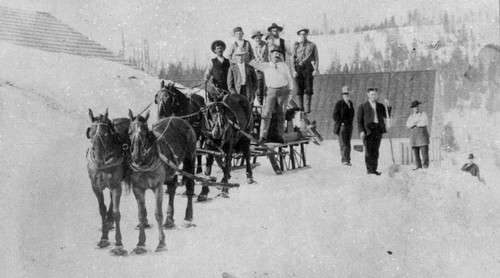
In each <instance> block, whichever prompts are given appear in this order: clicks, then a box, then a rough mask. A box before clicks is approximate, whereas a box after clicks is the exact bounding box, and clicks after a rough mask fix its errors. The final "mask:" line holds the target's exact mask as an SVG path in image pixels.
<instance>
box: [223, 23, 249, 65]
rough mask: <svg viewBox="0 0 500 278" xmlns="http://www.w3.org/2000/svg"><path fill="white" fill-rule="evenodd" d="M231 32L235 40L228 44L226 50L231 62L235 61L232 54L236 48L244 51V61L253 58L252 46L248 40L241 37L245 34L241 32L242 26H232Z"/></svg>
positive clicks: (246, 61)
mask: <svg viewBox="0 0 500 278" xmlns="http://www.w3.org/2000/svg"><path fill="white" fill-rule="evenodd" d="M233 34H234V36H235V37H236V41H234V43H232V44H231V45H230V46H229V50H228V55H229V56H228V58H229V60H230V61H231V63H235V59H234V57H233V55H234V52H235V51H236V49H240V50H241V51H243V52H245V53H246V54H245V57H244V59H245V63H248V62H250V61H251V60H253V59H254V58H255V56H254V53H253V48H252V45H251V44H250V42H249V41H247V40H245V39H243V35H244V34H245V33H243V28H241V27H240V26H237V27H234V29H233Z"/></svg>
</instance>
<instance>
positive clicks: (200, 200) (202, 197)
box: [196, 195, 208, 202]
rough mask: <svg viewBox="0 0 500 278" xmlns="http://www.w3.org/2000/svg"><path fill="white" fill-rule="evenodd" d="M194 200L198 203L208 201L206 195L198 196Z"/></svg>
mask: <svg viewBox="0 0 500 278" xmlns="http://www.w3.org/2000/svg"><path fill="white" fill-rule="evenodd" d="M196 200H197V201H198V202H205V201H206V200H208V196H207V195H198V198H197V199H196Z"/></svg>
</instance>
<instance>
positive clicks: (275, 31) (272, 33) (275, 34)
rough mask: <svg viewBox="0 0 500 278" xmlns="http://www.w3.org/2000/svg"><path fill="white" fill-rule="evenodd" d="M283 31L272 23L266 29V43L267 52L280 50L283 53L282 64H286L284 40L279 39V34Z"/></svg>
mask: <svg viewBox="0 0 500 278" xmlns="http://www.w3.org/2000/svg"><path fill="white" fill-rule="evenodd" d="M281 31H283V27H282V26H278V24H276V23H273V24H271V26H269V27H267V32H268V37H267V39H266V40H267V42H268V44H269V50H273V49H277V48H279V49H281V51H282V52H283V62H285V63H286V53H287V48H286V45H285V40H284V39H283V38H281V37H280V33H281Z"/></svg>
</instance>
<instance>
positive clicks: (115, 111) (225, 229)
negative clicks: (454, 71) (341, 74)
mask: <svg viewBox="0 0 500 278" xmlns="http://www.w3.org/2000/svg"><path fill="white" fill-rule="evenodd" d="M0 48H1V49H2V51H1V52H0V59H1V61H2V63H3V66H2V67H1V68H0V135H1V137H0V157H2V158H3V160H2V166H3V167H0V169H1V170H0V171H1V172H0V175H1V176H2V177H4V178H3V179H2V181H1V182H0V203H1V204H2V210H1V211H0V218H1V219H2V221H1V222H0V237H1V238H2V239H3V245H2V246H3V247H4V251H3V252H1V253H0V265H1V266H2V274H4V276H6V277H143V276H146V277H159V276H162V277H221V275H222V274H223V273H230V274H231V275H233V276H234V277H238V278H241V277H401V276H406V277H422V276H426V277H429V276H437V277H443V276H447V277H478V276H482V277H494V276H497V274H498V273H500V265H499V264H498V259H499V258H500V247H499V245H498V244H496V243H497V242H499V241H500V234H499V233H498V227H500V220H499V219H498V217H497V215H498V212H499V211H500V204H499V203H498V199H499V198H500V189H499V188H498V186H496V183H495V182H496V181H497V180H499V178H500V175H499V172H498V168H497V166H495V151H496V152H497V153H498V149H500V141H499V139H498V138H500V134H499V133H498V132H499V130H500V129H499V128H498V127H499V120H500V117H499V115H493V116H491V115H488V114H487V113H486V112H485V111H484V109H471V108H470V104H467V103H464V104H463V107H464V110H454V111H451V112H450V113H449V114H447V118H446V120H447V121H451V122H452V123H453V125H454V127H455V136H456V140H457V143H458V144H459V146H460V150H459V151H456V152H453V153H446V154H445V158H444V160H443V161H441V162H437V161H436V162H433V163H432V165H431V167H430V169H428V170H426V171H417V172H413V171H411V166H404V167H402V170H401V172H399V173H396V175H395V176H394V177H390V176H389V175H388V174H387V167H388V166H389V165H390V164H391V163H392V161H391V158H390V155H389V153H390V151H389V142H388V141H387V140H386V139H384V140H383V142H382V147H381V158H380V167H379V169H380V170H381V171H382V172H383V174H382V175H381V176H379V177H373V176H368V175H366V170H365V167H364V164H363V161H364V155H363V153H358V152H354V153H353V154H352V158H353V159H352V160H353V164H354V165H353V166H352V167H349V168H342V166H341V164H340V158H339V150H338V143H337V141H336V140H331V141H326V142H325V143H324V144H323V145H322V146H316V145H313V144H311V145H310V146H309V147H308V163H309V164H310V165H311V168H309V169H305V170H300V171H295V172H288V173H286V174H284V175H282V176H277V175H275V174H274V173H273V171H272V169H271V167H270V165H269V164H268V162H267V160H266V159H265V158H262V159H259V160H260V162H261V164H262V165H261V166H259V167H257V168H256V169H255V173H254V176H255V179H256V180H257V182H258V183H257V184H254V185H246V184H244V181H245V174H244V172H243V171H236V172H234V173H233V175H232V176H233V177H232V179H231V181H234V182H240V183H241V187H240V188H239V189H234V190H231V192H230V196H231V198H230V199H223V200H221V199H216V198H214V199H213V200H212V201H210V202H208V203H204V204H199V203H195V205H194V217H195V219H194V223H195V224H196V225H197V226H196V227H194V228H189V229H185V228H182V227H180V226H179V227H178V228H177V229H174V230H171V231H166V237H167V239H166V241H167V247H168V251H167V252H165V253H160V254H156V253H148V254H146V255H144V256H137V255H130V256H128V257H119V258H117V257H112V256H110V254H109V252H108V250H96V249H95V245H96V242H97V241H98V239H99V237H100V232H99V227H100V219H99V213H98V207H97V202H96V198H95V197H94V195H93V193H92V192H91V189H90V182H89V179H88V175H87V171H86V166H85V165H86V160H85V150H86V148H87V147H88V140H87V139H86V137H85V130H86V128H87V126H88V125H89V120H88V116H87V109H88V108H92V109H93V111H94V113H96V114H97V113H102V112H103V111H104V110H105V109H106V108H109V111H110V116H111V117H121V116H124V115H126V112H127V109H128V108H131V109H132V110H133V111H134V112H137V111H139V110H141V109H142V108H144V107H145V106H146V105H147V104H149V103H150V102H151V100H152V96H153V95H154V93H155V92H156V91H157V88H158V84H159V82H158V80H156V79H154V78H151V77H148V76H145V75H144V74H142V73H141V72H138V71H135V70H133V69H130V68H128V67H125V66H122V65H120V64H117V63H113V62H107V61H103V60H98V59H88V58H82V57H78V56H71V55H66V54H55V53H48V52H42V51H38V50H33V49H28V48H24V47H19V46H13V45H9V44H3V43H0ZM468 105H469V106H468ZM151 112H152V115H155V113H156V111H155V109H154V106H153V108H152V110H151ZM152 118H153V119H154V118H155V117H154V116H153V117H152ZM478 123H479V124H478ZM478 125H479V126H480V127H481V133H478V132H476V129H477V126H478ZM359 143H360V142H359V141H355V142H353V144H359ZM469 152H474V153H475V155H476V156H477V157H478V158H477V160H476V162H477V163H478V165H479V166H480V167H481V171H482V174H483V176H484V178H485V180H486V184H483V183H480V182H479V181H478V180H477V179H475V178H474V177H472V176H470V175H468V174H465V173H462V172H461V171H460V170H459V168H460V166H461V164H462V163H464V161H465V158H466V156H467V154H468V153H469ZM499 157H500V156H499ZM497 161H498V158H497ZM214 172H216V175H217V176H218V177H219V178H220V176H221V173H220V172H219V171H218V170H214ZM180 190H182V188H180V189H178V191H180ZM196 192H199V188H198V187H197V188H196ZM216 192H217V190H216V189H213V190H212V191H211V193H210V197H214V196H215V194H216ZM146 198H147V208H148V211H149V217H150V218H151V217H152V214H153V213H152V212H153V202H152V201H153V198H152V194H151V193H150V192H149V193H148V194H147V196H146ZM176 206H177V207H176V211H177V213H176V219H177V223H178V224H181V223H182V220H181V219H182V217H181V212H182V211H183V210H184V208H185V199H184V198H182V197H178V198H177V199H176ZM164 209H165V210H166V208H165V207H164ZM121 211H122V232H123V242H124V245H125V249H126V250H128V251H131V250H132V249H133V248H134V246H135V244H136V242H137V236H138V231H136V230H135V229H134V227H135V225H136V224H137V205H136V202H135V200H134V197H133V195H132V194H129V195H124V196H123V197H122V204H121ZM155 225H156V224H155ZM146 233H147V242H146V244H147V248H148V249H154V247H155V246H156V241H157V230H156V229H155V228H153V229H151V230H148V231H147V232H146ZM113 236H114V233H111V241H113Z"/></svg>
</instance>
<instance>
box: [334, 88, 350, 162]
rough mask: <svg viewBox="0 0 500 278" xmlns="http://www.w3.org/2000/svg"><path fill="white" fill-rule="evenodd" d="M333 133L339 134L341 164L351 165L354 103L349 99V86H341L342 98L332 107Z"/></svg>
mask: <svg viewBox="0 0 500 278" xmlns="http://www.w3.org/2000/svg"><path fill="white" fill-rule="evenodd" d="M333 120H334V121H335V124H334V126H333V133H335V134H337V135H338V136H339V145H340V153H341V156H342V158H341V162H342V165H345V166H351V165H352V164H351V138H352V123H353V121H354V104H353V103H352V101H351V97H350V94H349V87H348V86H343V87H342V99H341V100H339V101H338V102H337V103H336V104H335V108H334V109H333Z"/></svg>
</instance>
